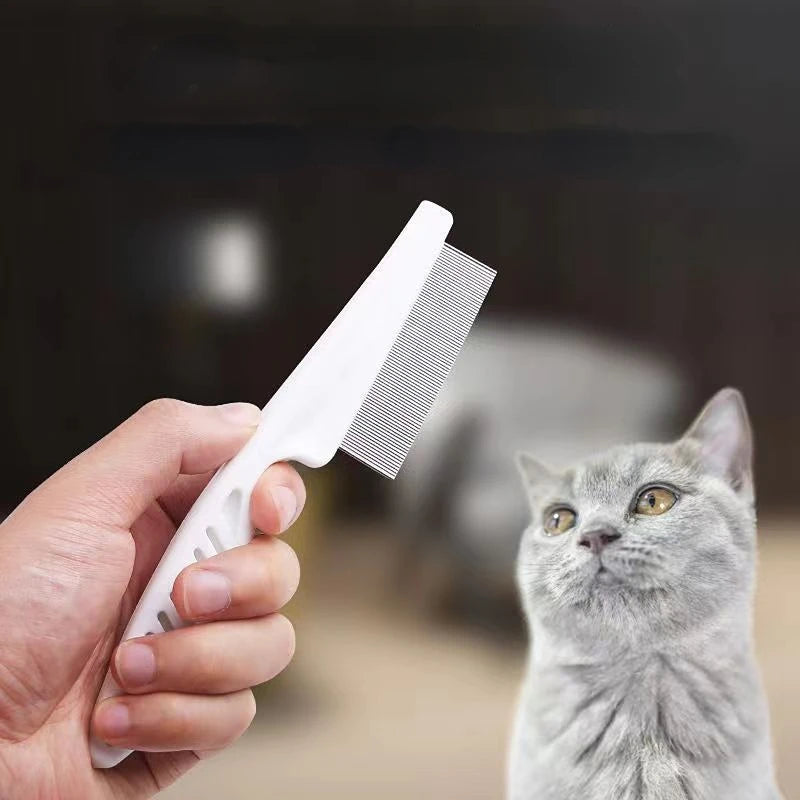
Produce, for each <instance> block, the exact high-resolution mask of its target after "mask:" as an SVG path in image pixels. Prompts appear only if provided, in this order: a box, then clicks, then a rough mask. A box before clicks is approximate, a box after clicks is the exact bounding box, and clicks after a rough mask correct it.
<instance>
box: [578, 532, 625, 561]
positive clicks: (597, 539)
mask: <svg viewBox="0 0 800 800" xmlns="http://www.w3.org/2000/svg"><path fill="white" fill-rule="evenodd" d="M621 535H622V534H620V533H617V531H615V530H614V529H613V528H597V529H596V530H593V531H586V533H583V534H581V538H580V539H578V544H579V545H580V546H581V547H588V548H589V549H590V550H591V551H592V552H593V553H594V554H595V555H597V554H598V553H599V552H600V551H601V550H602V549H603V548H604V547H605V546H606V545H607V544H611V542H614V541H616V540H617V539H619V537H620V536H621Z"/></svg>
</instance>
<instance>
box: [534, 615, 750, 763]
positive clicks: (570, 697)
mask: <svg viewBox="0 0 800 800" xmlns="http://www.w3.org/2000/svg"><path fill="white" fill-rule="evenodd" d="M532 627H533V643H532V649H531V655H530V662H529V669H528V680H527V687H526V700H525V702H524V705H525V706H526V709H525V710H524V711H523V714H524V715H527V716H528V722H529V723H530V724H531V725H532V726H533V728H535V729H536V730H537V731H538V736H540V737H541V738H542V740H543V741H561V742H562V743H563V744H564V746H565V748H566V750H567V751H571V750H574V753H573V754H572V755H573V757H574V760H575V763H578V762H580V761H581V760H582V759H585V758H587V757H588V755H590V754H594V753H595V752H597V753H598V754H600V753H604V757H608V758H614V757H621V756H620V753H622V752H628V751H631V750H632V751H636V750H637V748H641V747H645V746H649V745H650V744H651V743H652V742H661V743H662V745H663V748H664V749H665V751H669V752H670V753H671V756H675V757H680V756H681V755H683V754H687V756H686V757H689V756H688V754H692V756H691V757H704V758H708V759H711V760H715V759H717V758H720V757H725V758H731V757H734V756H735V755H736V754H738V753H741V752H743V750H744V749H745V748H747V747H748V746H749V745H748V739H749V737H751V736H752V735H753V733H754V732H758V731H763V730H764V729H765V728H764V726H765V719H766V717H765V713H764V708H763V698H762V693H761V687H760V682H759V677H758V671H757V668H756V665H755V659H754V656H753V649H752V639H751V635H750V615H749V611H748V605H747V603H743V604H742V607H741V608H738V609H737V608H735V607H734V606H729V607H727V608H726V609H725V611H724V613H720V615H719V616H717V617H716V618H713V619H709V620H707V621H706V622H705V623H704V624H703V625H702V626H701V627H700V628H696V629H694V630H687V631H684V632H681V633H680V634H677V633H676V634H674V635H672V636H670V637H665V638H659V637H657V636H652V637H649V638H648V637H645V636H641V637H639V639H638V640H637V641H635V642H632V641H630V640H629V641H627V642H626V641H623V640H621V639H620V638H619V637H614V636H612V635H609V637H608V638H604V636H603V635H602V634H603V632H602V631H595V634H594V637H593V638H592V640H591V641H589V640H587V639H585V638H584V639H581V638H576V637H573V636H570V635H569V634H568V633H566V632H564V631H559V630H554V629H553V628H550V627H548V626H546V625H543V624H541V625H538V626H537V625H536V623H535V622H534V623H533V625H532ZM609 731H611V732H612V735H608V733H609ZM601 745H602V747H601Z"/></svg>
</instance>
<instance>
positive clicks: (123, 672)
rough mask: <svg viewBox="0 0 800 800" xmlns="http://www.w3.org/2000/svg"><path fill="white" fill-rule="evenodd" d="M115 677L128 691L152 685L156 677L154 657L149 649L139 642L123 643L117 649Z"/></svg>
mask: <svg viewBox="0 0 800 800" xmlns="http://www.w3.org/2000/svg"><path fill="white" fill-rule="evenodd" d="M115 666H116V668H117V676H118V677H119V679H120V682H121V683H122V684H123V686H125V687H126V688H128V689H136V688H139V687H140V686H147V684H148V683H152V682H153V679H154V678H155V676H156V656H155V653H153V650H152V648H151V647H148V646H147V645H146V644H142V643H141V642H125V643H124V644H121V645H120V646H119V647H118V648H117V655H116V657H115Z"/></svg>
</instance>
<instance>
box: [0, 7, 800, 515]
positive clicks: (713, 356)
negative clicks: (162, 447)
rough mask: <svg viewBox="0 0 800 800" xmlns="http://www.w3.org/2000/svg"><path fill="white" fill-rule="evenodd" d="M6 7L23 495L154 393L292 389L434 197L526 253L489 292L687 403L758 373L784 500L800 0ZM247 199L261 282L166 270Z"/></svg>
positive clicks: (13, 461)
mask: <svg viewBox="0 0 800 800" xmlns="http://www.w3.org/2000/svg"><path fill="white" fill-rule="evenodd" d="M0 14H2V22H1V23H0V54H2V56H1V57H2V62H3V63H2V69H1V70H0V80H2V84H3V85H2V96H3V112H4V113H3V116H4V123H3V125H2V126H1V127H0V137H2V148H0V151H1V152H0V159H1V161H0V163H1V164H2V173H1V174H2V176H3V178H2V181H1V182H0V183H1V184H2V188H0V192H2V205H0V218H1V219H2V237H0V255H1V256H2V261H1V262H0V264H1V265H2V277H1V281H2V283H1V284H0V285H1V286H2V301H3V307H2V341H1V342H0V358H1V359H2V375H3V379H4V383H5V387H4V391H3V394H2V401H1V402H2V404H3V408H2V411H3V418H4V419H5V420H6V434H5V435H4V443H5V449H6V452H5V456H6V457H5V458H4V459H3V464H4V466H3V467H2V469H3V470H4V473H5V474H4V475H3V481H2V486H3V489H2V491H3V493H4V495H5V496H4V497H3V498H2V499H1V500H0V502H3V503H4V504H5V505H6V506H8V505H12V504H13V503H14V502H15V501H16V500H17V499H18V498H19V497H20V496H21V495H22V494H23V493H24V492H25V491H27V490H28V489H30V488H31V486H33V485H34V484H35V483H36V482H37V481H38V480H40V479H41V478H42V477H43V476H44V475H46V474H47V473H48V472H49V471H51V470H52V469H54V468H55V467H56V466H58V465H59V464H60V463H62V462H63V461H64V460H65V459H66V458H68V457H69V456H70V455H72V454H73V453H75V452H76V451H77V450H79V449H81V448H83V447H84V446H85V445H86V444H87V443H89V442H90V441H91V440H92V439H93V438H95V437H96V436H98V435H99V434H100V433H101V432H103V431H105V430H106V429H108V428H109V427H110V426H112V425H113V424H115V422H116V421H118V420H119V419H120V418H121V417H123V416H124V415H126V414H128V413H129V412H131V411H132V410H133V409H134V408H135V407H136V406H138V405H139V404H141V403H142V402H144V401H145V400H147V399H148V398H151V397H153V396H157V395H178V396H181V397H185V398H187V399H192V400H196V401H203V402H214V401H220V400H231V399H237V398H241V399H251V400H254V401H257V402H258V401H262V402H263V401H264V400H266V398H267V396H268V395H269V393H270V391H271V390H272V389H273V388H274V387H275V386H276V385H277V384H278V383H279V382H280V380H281V379H282V377H283V376H284V375H285V374H286V373H287V372H288V371H289V370H290V368H291V367H292V366H293V364H294V363H295V362H296V360H297V359H298V357H299V356H300V355H301V354H302V353H303V352H304V350H305V348H306V347H307V346H308V345H309V344H310V343H311V342H312V341H313V339H314V338H315V337H316V335H317V334H318V333H319V331H320V330H321V328H322V327H323V326H324V325H325V323H326V322H327V321H328V320H329V319H330V318H331V317H332V316H333V314H334V313H335V312H336V310H337V309H338V307H339V305H340V304H341V303H342V301H343V300H344V299H346V298H347V297H348V296H349V294H350V292H351V291H352V289H353V288H354V287H355V286H356V285H357V284H358V282H359V281H360V279H361V278H362V276H363V275H364V274H365V273H366V272H367V271H368V270H369V269H370V268H371V267H372V265H373V264H374V263H375V261H376V260H377V258H378V257H379V256H380V255H381V254H382V252H383V251H384V249H385V247H386V245H387V244H388V242H389V241H390V240H391V239H392V237H393V236H394V235H395V234H396V232H397V230H398V229H399V227H400V226H401V224H402V223H403V222H404V220H405V219H406V217H407V216H408V215H409V214H410V212H411V211H412V209H413V208H414V206H415V205H416V204H417V202H418V201H419V200H420V199H422V198H426V197H427V198H430V199H432V200H435V201H437V202H439V203H441V204H443V205H445V206H447V207H449V208H450V209H451V210H452V211H453V212H454V215H455V219H456V225H455V228H454V232H453V237H452V240H453V241H454V242H455V243H456V244H457V245H458V246H459V247H461V248H462V249H465V250H467V251H468V252H470V253H472V254H473V255H475V256H476V257H478V258H480V259H482V260H484V261H486V262H487V263H489V264H491V265H493V266H496V267H497V268H498V269H499V270H501V272H500V278H499V279H498V280H497V282H496V285H495V287H494V289H493V291H492V293H491V295H490V299H489V303H488V309H489V311H490V312H496V313H501V314H513V315H515V316H518V317H519V316H521V317H525V318H529V319H531V320H536V321H539V320H543V321H545V322H548V321H550V322H556V323H558V324H566V325H568V326H569V325H573V326H578V327H579V328H581V329H583V330H588V331H590V332H591V331H599V332H601V333H603V334H606V335H611V336H614V337H617V338H618V339H620V340H623V341H629V342H631V343H633V344H635V345H636V346H637V347H639V348H640V349H642V350H643V351H644V352H645V353H646V352H648V351H650V352H652V353H653V358H654V359H658V360H661V359H662V358H667V359H669V360H671V361H672V362H674V363H676V364H677V365H678V366H679V368H680V370H681V371H682V374H684V375H686V376H687V377H688V379H689V381H690V391H689V394H688V395H687V400H686V406H687V408H686V414H687V416H688V415H689V414H691V413H693V411H694V407H695V406H699V404H700V403H701V402H702V401H703V400H704V399H705V397H706V396H707V395H709V394H710V393H711V392H712V391H713V390H714V389H716V388H718V387H719V386H720V385H722V384H728V383H730V384H736V385H738V386H740V387H741V388H742V389H743V390H744V391H745V394H746V396H747V398H748V401H749V403H750V406H751V411H752V414H753V418H754V422H755V427H756V432H757V441H758V477H759V486H760V493H761V501H762V507H772V508H778V507H784V506H789V505H792V504H795V503H796V500H795V496H796V493H795V491H794V479H793V474H792V464H793V456H794V446H793V444H794V443H795V442H797V441H798V440H800V415H798V414H797V412H796V411H795V407H796V396H797V394H798V391H799V390H800V360H798V359H797V357H796V346H797V343H798V334H799V333H800V315H799V314H798V305H797V296H798V289H800V276H799V275H798V270H797V266H796V264H797V255H798V254H797V249H798V248H797V243H798V236H797V223H796V218H797V216H798V211H800V199H799V198H798V192H797V176H798V171H799V170H800V155H799V154H798V148H797V146H796V142H797V141H798V134H800V99H798V98H800V94H798V92H797V89H798V83H800V51H798V49H797V48H796V46H795V32H796V30H797V29H798V25H799V24H800V8H798V7H797V6H796V5H794V4H791V3H786V2H775V1H774V0H768V1H767V2H763V3H759V4H753V3H749V2H748V3H745V2H730V3H726V4H724V5H721V4H718V3H714V2H710V0H698V1H696V2H680V0H669V1H668V0H655V1H654V2H650V3H646V4H634V3H627V2H621V0H611V1H610V2H603V3H597V2H592V3H590V2H585V0H567V2H558V3H554V2H542V3H515V2H509V1H508V0H504V1H503V2H491V3H489V2H475V1H474V0H472V1H471V2H454V1H453V0H435V1H432V0H424V1H423V0H421V1H420V2H415V3H412V4H409V3H400V2H390V3H380V4H374V3H355V2H350V3H330V2H321V0H317V2H308V1H307V2H292V3H288V2H287V3H269V4H264V3H256V2H245V1H244V0H231V1H230V2H227V3H226V4H224V6H223V5H221V4H218V3H210V2H199V1H198V2H192V1H190V0H183V2H173V3H169V4H161V3H155V2H131V3H112V2H110V1H109V2H92V3H88V2H86V3H81V2H77V3H48V2H38V3H27V2H22V0H8V2H6V3H5V4H4V5H3V9H2V12H0ZM232 214H233V215H240V216H241V215H245V216H247V218H248V219H250V220H251V221H253V224H254V225H256V226H258V228H259V230H261V231H262V232H266V233H267V234H268V235H269V238H270V248H269V252H268V255H267V256H265V259H266V260H265V266H264V269H266V270H268V271H269V281H268V284H267V285H268V287H269V290H268V291H266V292H265V293H264V296H263V297H262V298H260V299H259V300H258V302H257V303H256V304H255V307H251V308H249V309H247V310H246V311H245V310H241V311H236V309H233V310H231V309H227V310H220V309H218V308H215V307H214V306H213V303H205V304H204V302H203V300H202V297H201V298H199V299H198V298H197V297H195V296H194V295H193V294H192V293H191V292H190V291H189V290H188V288H186V287H187V286H188V284H184V283H181V281H180V280H177V279H175V276H174V275H172V272H173V271H176V270H178V269H179V267H180V269H183V270H185V269H189V271H190V280H189V283H190V284H191V269H192V265H191V262H190V264H189V267H186V265H185V264H183V266H181V265H180V264H179V263H178V262H179V261H180V259H179V258H178V257H177V256H175V249H174V246H173V245H174V243H172V244H171V243H170V241H171V240H170V236H171V235H174V236H179V234H177V233H175V232H176V231H180V230H181V229H182V227H181V226H183V225H185V224H187V222H186V221H187V220H189V222H191V221H192V220H194V221H195V222H196V221H197V220H200V221H202V220H204V219H216V218H221V217H225V216H226V215H232ZM165 231H166V233H165ZM170 231H172V233H170ZM142 242H144V245H142ZM148 287H149V290H148ZM530 369H531V370H535V369H536V365H535V364H531V365H530ZM546 378H547V376H543V380H546ZM554 389H555V390H556V391H563V392H570V387H569V386H559V387H554ZM585 401H586V402H587V403H590V402H591V398H590V397H587V398H586V399H585ZM530 413H531V414H535V413H536V409H535V408H532V409H531V412H530ZM356 494H357V490H356ZM365 499H366V500H368V499H369V497H366V498H365Z"/></svg>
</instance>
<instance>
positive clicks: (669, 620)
mask: <svg viewBox="0 0 800 800" xmlns="http://www.w3.org/2000/svg"><path fill="white" fill-rule="evenodd" d="M751 461H752V437H751V431H750V424H749V421H748V418H747V411H746V409H745V405H744V400H743V398H742V396H741V394H740V393H739V392H738V391H736V390H735V389H723V390H722V391H720V392H719V393H718V394H716V395H715V396H714V397H713V398H712V399H711V401H710V402H709V403H708V404H707V405H706V407H705V408H704V409H703V411H702V412H701V413H700V415H699V416H698V418H697V419H696V420H695V422H694V424H693V425H692V426H691V427H690V428H689V430H688V431H687V432H686V434H684V436H683V437H682V438H681V439H679V440H678V441H676V442H673V443H671V444H635V445H627V446H620V447H616V448H614V449H612V450H610V451H608V452H606V453H603V454H601V455H599V456H596V457H593V458H590V459H587V460H586V461H584V462H582V463H579V464H577V465H576V466H574V467H573V468H572V469H569V470H567V471H565V472H563V473H559V472H554V471H552V470H550V469H548V468H547V467H545V466H544V465H542V464H540V463H539V462H537V461H536V460H535V459H533V458H532V457H530V456H528V455H525V454H523V455H520V456H519V457H518V464H519V469H520V472H521V474H522V477H523V481H524V484H525V488H526V491H527V495H528V498H529V502H530V507H531V511H532V520H531V524H530V525H529V527H528V528H527V530H526V531H525V534H524V535H523V538H522V542H521V545H520V552H519V561H518V570H517V578H518V582H519V586H520V590H521V593H522V599H523V605H524V607H525V610H526V612H527V613H528V615H529V616H530V617H532V618H536V619H539V620H541V621H543V622H546V623H547V624H548V625H550V626H551V627H552V626H557V627H559V628H561V629H562V630H564V631H566V632H570V633H571V634H572V635H574V636H580V635H581V634H582V633H583V634H585V635H587V636H597V635H598V634H600V635H602V633H601V632H605V633H606V634H616V635H618V636H621V637H623V639H625V638H627V637H629V636H630V637H637V636H647V635H652V636H664V635H666V634H669V632H670V631H675V632H679V631H684V630H687V629H689V628H691V627H692V626H693V625H696V624H698V623H700V622H702V621H703V620H704V619H708V617H709V615H712V614H715V613H718V612H719V611H720V610H723V609H724V608H725V607H726V606H727V605H729V604H731V603H733V602H734V601H735V600H736V599H740V600H745V601H746V600H748V599H749V595H750V587H751V584H752V573H753V563H754V547H755V517H754V511H753V502H754V495H753V479H752V468H751Z"/></svg>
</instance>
